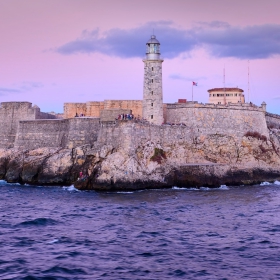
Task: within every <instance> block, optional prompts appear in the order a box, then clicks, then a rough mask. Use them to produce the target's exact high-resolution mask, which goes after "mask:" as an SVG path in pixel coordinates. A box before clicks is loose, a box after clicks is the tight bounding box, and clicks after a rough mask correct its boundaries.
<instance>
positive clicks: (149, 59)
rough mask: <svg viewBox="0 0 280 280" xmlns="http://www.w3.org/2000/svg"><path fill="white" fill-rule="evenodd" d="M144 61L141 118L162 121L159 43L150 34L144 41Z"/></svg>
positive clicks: (157, 122) (159, 122)
mask: <svg viewBox="0 0 280 280" xmlns="http://www.w3.org/2000/svg"><path fill="white" fill-rule="evenodd" d="M143 62H144V89H143V118H144V119H146V120H147V121H149V122H150V123H153V124H157V125H161V124H162V123H163V103H162V62H163V59H161V58H160V43H159V41H158V40H157V39H156V36H154V35H152V36H151V39H150V40H149V41H148V42H147V43H146V57H145V59H143Z"/></svg>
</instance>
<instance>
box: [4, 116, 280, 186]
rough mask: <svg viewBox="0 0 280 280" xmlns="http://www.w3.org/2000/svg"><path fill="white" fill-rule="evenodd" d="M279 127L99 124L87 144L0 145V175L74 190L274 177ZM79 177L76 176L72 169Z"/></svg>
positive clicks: (279, 167)
mask: <svg viewBox="0 0 280 280" xmlns="http://www.w3.org/2000/svg"><path fill="white" fill-rule="evenodd" d="M279 135H280V134H279V129H278V128H271V129H270V130H267V132H264V134H260V133H259V132H254V131H248V132H247V133H242V134H239V135H231V134H222V133H214V134H211V133H208V134H203V133H201V132H199V131H197V130H194V129H190V128H189V127H185V126H183V125H162V126H156V125H150V124H145V123H141V122H131V121H123V122H118V123H116V124H107V125H106V124H104V125H101V128H100V131H99V134H98V139H97V140H96V141H95V142H94V144H93V145H91V144H88V145H83V146H79V147H76V148H72V149H67V148H53V147H44V148H37V149H34V150H20V149H15V148H14V149H1V150H0V179H4V180H7V181H8V182H20V183H28V184H36V185H57V184H60V185H65V184H75V186H76V187H77V188H79V189H87V190H88V189H93V190H124V189H126V190H128V189H144V188H163V187H172V186H210V187H211V186H217V185H221V184H228V185H234V184H252V183H258V182H260V181H265V180H266V181H270V180H280V142H279V139H280V137H279ZM80 172H82V173H83V174H84V175H85V176H84V177H83V178H82V179H79V173H80Z"/></svg>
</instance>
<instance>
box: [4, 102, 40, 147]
mask: <svg viewBox="0 0 280 280" xmlns="http://www.w3.org/2000/svg"><path fill="white" fill-rule="evenodd" d="M38 110H39V111H40V109H39V108H38V107H37V108H34V107H32V103H30V102H2V103H1V107H0V119H1V122H0V147H1V148H12V147H13V146H14V141H15V137H16V132H17V127H18V121H19V120H34V119H35V118H36V115H37V113H38Z"/></svg>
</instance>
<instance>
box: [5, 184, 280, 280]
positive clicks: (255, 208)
mask: <svg viewBox="0 0 280 280" xmlns="http://www.w3.org/2000/svg"><path fill="white" fill-rule="evenodd" d="M0 210H1V220H0V250H1V254H0V279H26V280H27V279H129V280H131V279H211V280H212V279H280V269H279V267H280V215H279V212H280V182H275V183H274V184H271V183H262V184H261V185H255V186H239V187H231V186H221V187H219V188H216V189H209V188H200V189H197V188H195V187H193V188H178V187H176V186H174V187H173V188H172V189H165V190H144V191H135V192H116V193H110V192H108V193H98V192H94V191H78V190H76V189H75V188H74V187H73V186H71V187H40V186H28V185H17V184H7V183H6V182H4V181H1V182H0Z"/></svg>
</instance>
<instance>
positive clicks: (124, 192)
mask: <svg viewBox="0 0 280 280" xmlns="http://www.w3.org/2000/svg"><path fill="white" fill-rule="evenodd" d="M116 193H134V192H125V191H119V192H116Z"/></svg>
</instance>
